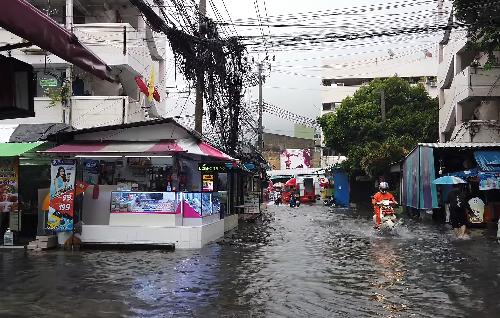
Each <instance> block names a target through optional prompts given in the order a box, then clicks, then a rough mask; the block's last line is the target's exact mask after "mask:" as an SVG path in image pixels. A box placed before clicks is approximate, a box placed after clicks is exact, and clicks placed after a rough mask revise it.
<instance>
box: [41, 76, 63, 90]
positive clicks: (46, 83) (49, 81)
mask: <svg viewBox="0 0 500 318" xmlns="http://www.w3.org/2000/svg"><path fill="white" fill-rule="evenodd" d="M39 82H40V86H41V87H43V88H46V87H57V86H58V83H57V79H55V78H41V79H40V81H39Z"/></svg>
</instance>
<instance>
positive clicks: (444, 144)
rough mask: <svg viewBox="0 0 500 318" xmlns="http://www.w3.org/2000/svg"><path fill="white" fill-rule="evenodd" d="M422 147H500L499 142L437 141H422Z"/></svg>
mask: <svg viewBox="0 0 500 318" xmlns="http://www.w3.org/2000/svg"><path fill="white" fill-rule="evenodd" d="M418 145H419V146H422V147H429V148H493V147H500V143H498V142H436V143H420V144H418Z"/></svg>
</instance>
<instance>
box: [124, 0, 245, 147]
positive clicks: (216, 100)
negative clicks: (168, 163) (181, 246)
mask: <svg viewBox="0 0 500 318" xmlns="http://www.w3.org/2000/svg"><path fill="white" fill-rule="evenodd" d="M130 2H131V3H132V4H133V5H135V6H136V7H137V8H138V9H139V10H140V11H141V13H142V14H143V15H144V16H145V18H146V19H147V22H148V24H149V25H150V27H151V29H152V30H154V31H155V32H159V33H163V34H166V36H167V39H168V41H169V43H170V46H171V48H172V51H173V54H174V59H175V62H176V66H177V68H178V69H179V71H180V72H181V73H182V75H184V77H185V78H186V80H187V81H189V82H191V83H193V84H194V85H200V84H201V85H202V87H203V96H204V98H205V100H206V102H207V108H208V116H209V119H210V124H211V125H212V126H217V129H216V130H217V131H218V132H219V133H220V135H219V136H218V137H219V138H220V140H218V142H216V143H218V144H220V146H221V148H222V150H224V151H226V152H227V153H228V154H230V155H235V154H236V150H237V145H238V136H239V132H240V130H241V127H240V119H241V107H242V105H241V100H242V96H243V91H244V89H245V87H247V85H249V84H251V83H254V82H255V81H254V80H253V77H252V75H251V68H250V64H249V63H248V61H247V58H246V51H245V46H244V45H243V44H242V43H241V41H240V39H239V38H238V37H236V36H230V37H225V38H223V37H222V36H221V34H220V33H219V30H218V27H217V25H216V24H215V23H214V22H213V21H212V20H211V19H210V18H208V17H205V16H203V15H200V14H195V15H189V14H187V12H186V10H185V7H183V6H182V5H181V4H179V3H178V2H177V1H173V2H174V4H175V5H176V7H177V9H178V11H179V12H180V14H181V15H182V19H183V21H184V26H186V27H184V28H182V29H179V28H177V27H176V24H175V23H174V22H173V21H172V19H170V18H169V16H168V15H167V13H166V12H165V11H164V10H163V7H162V6H161V5H160V2H159V1H158V0H155V3H156V4H157V5H158V8H159V9H160V13H161V15H162V16H163V18H162V17H161V16H160V15H158V14H156V13H155V12H154V11H153V9H152V8H151V7H150V6H149V5H148V4H147V3H146V2H144V1H143V0H130ZM181 8H183V9H181ZM198 23H199V28H194V27H192V26H197V25H198ZM214 137H215V136H214ZM211 141H212V140H211Z"/></svg>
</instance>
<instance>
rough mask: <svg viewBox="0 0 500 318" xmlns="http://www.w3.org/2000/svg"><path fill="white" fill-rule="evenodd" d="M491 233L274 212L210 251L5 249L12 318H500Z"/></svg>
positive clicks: (0, 292) (313, 211) (0, 303)
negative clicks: (466, 237)
mask: <svg viewBox="0 0 500 318" xmlns="http://www.w3.org/2000/svg"><path fill="white" fill-rule="evenodd" d="M482 233H483V232H482V231H481V230H479V231H476V232H474V233H473V234H474V235H473V239H471V240H470V241H455V240H454V239H453V237H452V236H451V235H450V234H449V231H448V230H446V229H444V228H442V227H438V226H432V225H425V224H419V223H414V222H411V221H408V222H407V224H406V227H405V228H402V231H401V233H400V235H399V236H396V237H389V238H388V237H380V236H379V235H378V234H377V233H376V232H375V231H374V230H373V229H372V228H371V223H370V217H369V215H365V214H363V213H359V214H354V213H352V212H339V211H330V210H327V209H325V208H323V207H307V206H304V207H301V208H300V209H290V208H288V207H284V206H282V207H274V206H273V207H270V213H269V214H268V215H267V216H266V217H264V218H263V220H259V221H257V222H256V223H254V224H244V225H241V226H240V228H239V229H238V231H236V232H233V233H229V234H228V235H227V236H226V237H225V239H224V240H221V241H220V242H217V243H213V244H210V245H208V246H206V247H205V248H203V249H201V250H195V251H180V250H178V251H175V252H173V253H171V252H160V251H137V252H129V251H127V252H120V251H82V252H66V251H53V252H49V253H43V254H25V253H23V252H0V266H1V271H0V283H1V286H2V288H1V289H0V317H16V316H18V317H35V316H36V317H67V316H71V317H117V316H121V317H306V316H310V317H374V316H377V317H497V316H498V312H500V307H499V303H498V301H497V298H496V293H497V292H498V288H499V287H500V257H499V256H500V253H499V246H498V245H497V243H495V242H493V241H491V240H489V239H488V238H487V237H485V236H484V235H483V234H482Z"/></svg>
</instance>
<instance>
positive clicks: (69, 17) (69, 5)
mask: <svg viewBox="0 0 500 318" xmlns="http://www.w3.org/2000/svg"><path fill="white" fill-rule="evenodd" d="M65 27H66V29H67V30H68V31H69V32H73V0H66V21H65ZM72 77H73V65H68V67H67V68H66V77H65V83H61V85H63V86H64V85H66V86H67V90H68V100H67V105H63V123H66V124H69V125H71V124H72V120H73V118H72V117H73V116H72V113H71V112H72V109H71V108H72V105H71V104H72V102H71V97H72V96H73V90H72ZM66 112H67V113H68V114H67V118H66Z"/></svg>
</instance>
